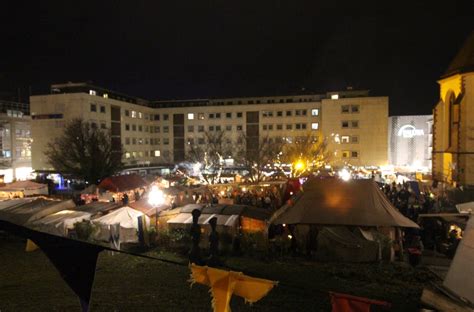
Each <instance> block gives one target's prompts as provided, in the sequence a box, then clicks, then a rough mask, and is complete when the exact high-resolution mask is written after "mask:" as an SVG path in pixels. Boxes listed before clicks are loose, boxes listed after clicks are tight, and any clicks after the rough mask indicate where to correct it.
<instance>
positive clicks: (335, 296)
mask: <svg viewBox="0 0 474 312" xmlns="http://www.w3.org/2000/svg"><path fill="white" fill-rule="evenodd" d="M329 294H330V295H331V305H332V312H370V306H371V305H372V304H375V305H380V306H384V307H390V303H388V302H385V301H378V300H372V299H368V298H363V297H356V296H351V295H346V294H339V293H335V292H329Z"/></svg>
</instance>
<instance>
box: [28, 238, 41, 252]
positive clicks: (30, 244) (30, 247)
mask: <svg viewBox="0 0 474 312" xmlns="http://www.w3.org/2000/svg"><path fill="white" fill-rule="evenodd" d="M36 249H39V247H38V246H37V245H36V244H35V243H34V242H33V241H32V240H30V239H27V240H26V248H25V251H35V250H36Z"/></svg>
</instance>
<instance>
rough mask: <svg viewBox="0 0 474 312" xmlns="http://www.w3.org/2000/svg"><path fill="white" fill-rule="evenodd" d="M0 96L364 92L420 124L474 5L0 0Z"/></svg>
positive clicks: (454, 1)
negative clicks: (70, 88) (88, 87)
mask: <svg viewBox="0 0 474 312" xmlns="http://www.w3.org/2000/svg"><path fill="white" fill-rule="evenodd" d="M0 26H1V29H0V35H1V38H2V39H1V41H0V42H1V44H0V90H16V89H17V88H18V87H22V88H26V89H27V88H28V86H31V89H32V90H33V93H36V92H39V91H40V90H42V89H44V88H47V86H48V85H49V84H50V83H58V82H66V81H87V80H90V81H93V82H94V83H95V84H97V85H102V86H105V87H108V88H111V89H115V90H117V91H122V92H123V93H127V94H130V95H135V96H140V97H144V98H149V99H165V98H180V99H182V98H191V97H221V96H245V95H277V94H285V93H290V92H291V93H293V92H298V90H301V88H303V87H304V88H305V89H306V90H309V91H315V92H321V91H323V92H324V91H333V90H337V89H345V88H346V87H347V86H349V85H350V86H353V87H354V88H361V89H370V90H371V93H372V94H373V95H388V96H389V97H390V113H391V114H392V115H393V114H405V115H406V114H424V113H430V112H431V108H432V107H433V105H434V104H435V102H436V100H437V96H438V86H437V83H436V80H437V79H438V78H439V76H440V75H441V74H442V73H443V72H444V70H445V69H446V68H447V67H448V65H449V62H450V61H451V59H452V58H453V57H454V55H455V54H456V52H457V51H458V50H459V48H460V46H461V45H462V43H463V41H464V39H465V38H466V37H467V35H468V34H469V33H470V32H471V31H472V30H473V29H474V27H473V26H474V1H473V0H464V1H458V0H451V1H443V2H442V3H435V2H434V1H425V0H421V1H415V0H412V1H406V2H404V1H390V2H387V1H337V0H331V1H318V0H313V1H305V2H304V1H291V0H281V1H268V2H266V1H260V0H259V1H255V0H254V1H249V2H242V1H204V0H198V1H196V0H194V1H186V2H185V1H91V2H87V1H58V2H55V1H54V2H53V1H25V2H22V1H6V3H2V8H1V13H0Z"/></svg>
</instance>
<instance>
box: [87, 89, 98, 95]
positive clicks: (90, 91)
mask: <svg viewBox="0 0 474 312" xmlns="http://www.w3.org/2000/svg"><path fill="white" fill-rule="evenodd" d="M89 94H90V95H96V94H97V92H95V90H89Z"/></svg>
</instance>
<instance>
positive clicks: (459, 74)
mask: <svg viewBox="0 0 474 312" xmlns="http://www.w3.org/2000/svg"><path fill="white" fill-rule="evenodd" d="M438 83H439V86H440V98H439V102H438V103H437V104H436V106H435V108H434V110H433V120H434V126H433V178H435V179H436V180H438V181H441V182H446V183H448V184H459V185H464V186H474V32H472V33H471V35H470V36H469V37H468V39H467V40H466V42H465V43H464V45H463V47H462V49H461V50H460V51H459V52H458V54H457V55H456V56H455V58H454V59H453V61H452V62H451V64H450V65H449V68H448V70H447V71H446V73H445V74H444V75H443V76H442V77H441V79H440V80H439V81H438Z"/></svg>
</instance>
